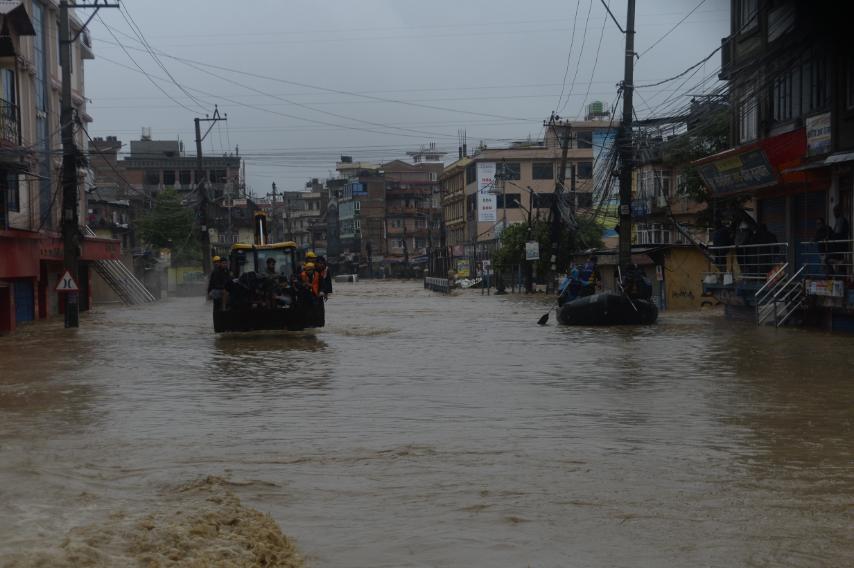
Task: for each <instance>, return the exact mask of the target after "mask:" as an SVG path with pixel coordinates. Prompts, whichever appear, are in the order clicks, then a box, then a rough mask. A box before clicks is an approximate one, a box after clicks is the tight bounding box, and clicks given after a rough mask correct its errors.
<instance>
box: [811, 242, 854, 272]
mask: <svg viewBox="0 0 854 568" xmlns="http://www.w3.org/2000/svg"><path fill="white" fill-rule="evenodd" d="M798 260H799V263H800V264H801V265H802V266H803V267H804V276H812V277H826V278H830V279H846V278H849V277H850V276H852V275H854V241H850V240H834V241H820V242H813V241H807V242H802V243H800V244H799V247H798Z"/></svg>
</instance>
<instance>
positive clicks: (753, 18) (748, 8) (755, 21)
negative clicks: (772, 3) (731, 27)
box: [738, 0, 759, 32]
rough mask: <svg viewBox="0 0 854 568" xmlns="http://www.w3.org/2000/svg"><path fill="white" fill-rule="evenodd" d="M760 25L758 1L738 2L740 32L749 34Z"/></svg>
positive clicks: (744, 0) (745, 0) (740, 0)
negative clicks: (748, 32)
mask: <svg viewBox="0 0 854 568" xmlns="http://www.w3.org/2000/svg"><path fill="white" fill-rule="evenodd" d="M758 25H759V17H758V0H738V31H739V32H747V31H750V30H753V29H755V28H756V27H757V26H758Z"/></svg>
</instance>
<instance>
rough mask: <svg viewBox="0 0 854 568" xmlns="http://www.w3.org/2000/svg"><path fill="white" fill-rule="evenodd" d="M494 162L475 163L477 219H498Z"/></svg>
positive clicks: (488, 220) (493, 220) (492, 221)
mask: <svg viewBox="0 0 854 568" xmlns="http://www.w3.org/2000/svg"><path fill="white" fill-rule="evenodd" d="M494 186H495V162H478V163H477V220H478V221H486V222H490V223H494V222H495V221H496V220H497V219H498V214H497V211H496V199H495V194H494V193H492V191H493V187H494Z"/></svg>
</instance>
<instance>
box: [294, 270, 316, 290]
mask: <svg viewBox="0 0 854 568" xmlns="http://www.w3.org/2000/svg"><path fill="white" fill-rule="evenodd" d="M299 279H300V281H301V282H302V283H303V284H306V285H308V286H309V287H310V288H311V293H312V294H314V295H315V296H317V295H318V294H320V275H319V274H318V273H317V271H314V272H313V273H312V275H311V276H309V275H308V272H306V271H305V270H303V271H302V272H301V273H300V275H299Z"/></svg>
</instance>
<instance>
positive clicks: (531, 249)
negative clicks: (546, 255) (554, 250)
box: [525, 241, 540, 260]
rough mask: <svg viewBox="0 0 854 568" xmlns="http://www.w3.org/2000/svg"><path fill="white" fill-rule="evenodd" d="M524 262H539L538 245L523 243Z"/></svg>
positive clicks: (534, 242)
mask: <svg viewBox="0 0 854 568" xmlns="http://www.w3.org/2000/svg"><path fill="white" fill-rule="evenodd" d="M525 260H540V243H538V242H537V241H528V242H526V243H525Z"/></svg>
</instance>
